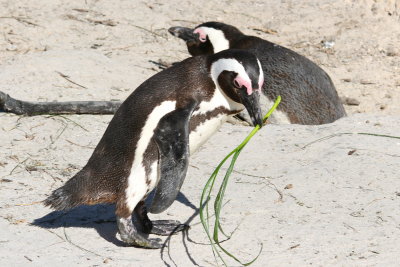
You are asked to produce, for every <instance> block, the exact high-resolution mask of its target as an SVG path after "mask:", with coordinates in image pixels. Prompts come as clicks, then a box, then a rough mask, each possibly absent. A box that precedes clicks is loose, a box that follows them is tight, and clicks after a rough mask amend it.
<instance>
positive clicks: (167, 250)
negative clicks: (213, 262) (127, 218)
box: [160, 192, 208, 267]
mask: <svg viewBox="0 0 400 267" xmlns="http://www.w3.org/2000/svg"><path fill="white" fill-rule="evenodd" d="M176 200H177V201H179V202H180V203H182V204H184V205H186V206H188V207H190V208H192V209H193V210H194V212H193V214H192V215H191V216H190V217H189V218H188V219H187V220H186V221H185V222H183V224H185V225H188V226H189V227H188V228H186V229H184V230H183V231H182V243H183V246H184V247H185V253H186V255H187V256H188V258H189V260H190V261H191V262H192V264H193V266H200V265H199V264H198V263H197V262H196V261H195V259H194V258H193V256H192V254H191V253H190V251H189V246H188V242H190V243H193V244H197V245H203V244H201V243H198V242H196V241H194V240H192V239H191V238H190V237H189V228H190V223H191V222H192V221H193V219H194V218H195V217H196V216H197V215H199V213H200V209H199V208H197V207H196V206H195V205H194V204H193V203H192V202H190V200H189V199H188V198H187V197H186V196H185V195H184V194H183V193H181V192H179V194H178V196H177V199H176ZM207 202H208V201H206V203H204V205H206V204H207ZM174 234H176V232H172V233H171V234H170V235H169V236H168V237H167V238H166V239H165V241H164V245H163V247H162V248H161V251H160V256H161V260H162V261H163V262H164V264H165V266H167V267H171V265H170V264H169V263H168V262H167V261H166V259H165V257H164V254H167V255H168V258H169V259H170V261H171V262H172V263H173V264H174V265H175V266H178V265H177V264H176V263H175V261H174V259H173V258H172V256H171V253H170V247H171V246H170V244H171V239H172V237H173V236H174Z"/></svg>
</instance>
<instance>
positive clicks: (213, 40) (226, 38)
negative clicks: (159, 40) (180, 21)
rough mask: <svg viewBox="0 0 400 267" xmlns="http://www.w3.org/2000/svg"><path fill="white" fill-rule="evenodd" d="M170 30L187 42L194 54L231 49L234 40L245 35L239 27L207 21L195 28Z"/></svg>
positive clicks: (206, 53)
mask: <svg viewBox="0 0 400 267" xmlns="http://www.w3.org/2000/svg"><path fill="white" fill-rule="evenodd" d="M168 31H169V32H170V33H171V34H172V35H174V36H176V37H179V38H181V39H183V40H184V41H185V42H186V45H187V47H188V51H189V53H190V54H191V55H192V56H198V55H211V54H214V53H218V52H220V51H222V50H226V49H229V48H230V46H231V43H232V42H234V41H235V40H236V39H237V38H239V37H241V36H243V33H242V32H241V31H239V30H238V29H237V28H235V27H233V26H231V25H227V24H224V23H220V22H206V23H203V24H200V25H198V26H197V27H196V28H194V29H190V28H185V27H171V28H169V29H168Z"/></svg>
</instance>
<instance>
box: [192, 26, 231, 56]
mask: <svg viewBox="0 0 400 267" xmlns="http://www.w3.org/2000/svg"><path fill="white" fill-rule="evenodd" d="M194 33H199V35H200V38H204V39H205V38H206V36H208V39H209V40H210V42H211V44H212V46H213V50H214V54H215V53H218V52H220V51H222V50H226V49H229V41H228V39H226V37H225V34H224V32H223V31H221V30H217V29H214V28H209V27H199V28H196V29H195V30H194ZM202 36H203V37H202ZM200 41H201V39H200Z"/></svg>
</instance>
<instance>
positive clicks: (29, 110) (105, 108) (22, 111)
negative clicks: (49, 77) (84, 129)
mask: <svg viewBox="0 0 400 267" xmlns="http://www.w3.org/2000/svg"><path fill="white" fill-rule="evenodd" d="M120 105H121V102H120V101H70V102H28V101H21V100H18V99H15V98H12V97H11V96H9V95H8V94H6V93H3V92H1V91H0V111H3V112H10V113H14V114H17V115H27V116H34V115H41V114H114V113H115V112H116V111H117V109H118V108H119V106H120Z"/></svg>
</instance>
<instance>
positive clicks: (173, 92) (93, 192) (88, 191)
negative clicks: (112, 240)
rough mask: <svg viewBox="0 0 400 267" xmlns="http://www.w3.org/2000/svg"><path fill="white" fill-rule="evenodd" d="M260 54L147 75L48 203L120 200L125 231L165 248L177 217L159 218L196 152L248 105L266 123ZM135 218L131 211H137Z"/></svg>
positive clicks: (60, 206) (134, 239)
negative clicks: (163, 241) (155, 215)
mask: <svg viewBox="0 0 400 267" xmlns="http://www.w3.org/2000/svg"><path fill="white" fill-rule="evenodd" d="M263 81H264V77H263V72H262V69H261V65H260V62H259V61H258V59H257V58H256V57H255V56H254V55H253V54H251V53H249V52H247V51H245V50H225V51H222V52H220V53H216V54H214V55H209V56H198V57H192V58H188V59H186V60H184V61H182V62H180V63H178V64H176V65H174V66H172V67H170V68H168V69H166V70H164V71H162V72H160V73H158V74H156V75H154V76H153V77H151V78H150V79H148V80H147V81H145V82H144V83H142V84H141V85H140V86H139V87H138V88H137V89H136V90H135V91H134V92H133V93H132V94H131V95H130V96H129V97H128V98H127V99H126V100H125V101H124V102H123V104H122V105H121V106H120V108H119V109H118V110H117V112H116V113H115V115H114V117H113V119H112V120H111V122H110V124H109V125H108V127H107V129H106V131H105V133H104V135H103V137H102V138H101V140H100V142H99V144H98V145H97V147H96V148H95V150H94V152H93V154H92V156H91V157H90V159H89V161H88V163H87V164H86V166H84V167H83V169H82V170H80V171H79V172H78V173H77V174H76V175H75V176H74V177H72V178H71V179H70V180H68V181H67V182H66V183H65V185H64V186H62V187H60V188H58V189H56V190H55V191H53V192H52V194H51V195H50V196H49V197H48V198H47V199H46V200H45V201H44V204H45V205H47V206H50V207H52V208H55V209H57V210H65V209H71V208H73V207H76V206H78V205H82V204H86V205H90V204H98V203H116V218H117V225H118V230H119V234H120V236H121V239H122V240H123V241H124V242H126V243H127V244H130V245H134V246H140V247H146V248H160V247H161V246H162V244H161V243H160V239H150V238H149V237H148V234H150V233H151V234H159V235H168V234H170V233H171V232H172V230H175V229H176V227H177V226H178V227H179V225H180V223H179V222H178V221H153V222H151V221H150V220H149V218H148V216H147V210H146V207H145V202H144V201H145V199H146V197H147V196H148V194H149V193H150V192H151V191H152V190H153V189H154V188H155V193H154V197H153V200H152V203H151V205H150V209H149V211H150V212H152V213H160V212H162V211H164V210H165V209H167V208H168V207H169V206H170V205H171V204H172V202H173V201H174V200H175V198H176V196H177V194H178V192H179V190H180V188H181V186H182V183H183V180H184V178H185V176H186V171H187V168H188V161H189V155H190V153H194V151H196V149H197V148H199V146H201V144H203V143H204V142H205V141H206V140H207V139H208V138H209V137H210V136H211V135H212V134H213V133H214V132H215V131H216V130H217V129H218V128H219V127H220V126H221V124H222V123H223V122H224V121H226V119H227V118H228V117H229V116H231V115H233V114H237V113H239V112H240V111H242V110H244V109H246V110H247V111H248V113H249V115H250V117H251V118H252V121H253V124H254V125H256V124H258V125H260V126H261V125H262V117H261V110H260V105H259V95H260V91H261V87H262V84H263ZM132 218H133V219H132Z"/></svg>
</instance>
